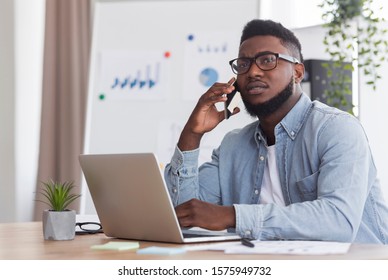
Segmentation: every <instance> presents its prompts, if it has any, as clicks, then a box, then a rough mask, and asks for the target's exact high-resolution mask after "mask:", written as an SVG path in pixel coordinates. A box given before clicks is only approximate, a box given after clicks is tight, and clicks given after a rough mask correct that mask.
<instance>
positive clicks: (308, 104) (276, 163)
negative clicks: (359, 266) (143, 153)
mask: <svg viewBox="0 0 388 280" xmlns="http://www.w3.org/2000/svg"><path fill="white" fill-rule="evenodd" d="M302 61H303V57H302V54H301V46H300V43H299V41H298V39H297V38H296V37H295V35H294V34H293V33H292V32H291V31H290V30H288V29H286V28H284V27H283V26H282V25H281V24H279V23H275V22H272V21H264V20H253V21H251V22H249V23H248V24H247V25H246V26H245V28H244V30H243V33H242V37H241V41H240V48H239V54H238V58H237V59H235V60H232V61H231V62H230V64H231V66H232V69H233V71H234V72H235V73H236V74H237V80H236V83H237V86H238V88H239V91H240V93H241V96H242V99H243V102H244V105H245V107H246V110H247V111H248V113H249V114H250V115H252V116H255V117H257V118H258V120H257V121H255V122H253V123H252V124H249V125H247V126H246V127H244V128H242V129H237V130H234V131H231V132H229V133H228V134H227V135H226V136H225V137H224V139H223V141H222V143H221V144H220V146H219V147H218V148H217V149H215V150H214V151H213V154H212V160H211V162H208V163H205V164H203V165H202V166H201V167H199V168H198V154H199V146H200V141H201V138H202V136H203V135H204V134H205V133H207V132H210V131H211V130H212V129H214V128H215V127H216V126H217V125H218V124H219V123H220V122H221V121H223V119H224V113H223V112H218V111H217V109H216V107H215V104H216V103H218V102H224V101H225V100H226V97H225V95H227V94H229V93H230V92H232V91H233V89H234V86H233V85H232V83H233V82H234V78H233V79H231V80H230V81H229V82H228V83H215V84H214V85H213V86H212V87H210V89H209V90H208V91H207V92H206V93H204V94H203V95H202V96H201V98H200V99H199V101H198V103H197V105H196V107H195V108H194V110H193V112H192V114H191V116H190V118H189V120H188V121H187V123H186V125H185V127H184V129H183V131H182V133H181V136H180V138H179V141H178V144H177V148H176V150H175V153H174V155H173V158H172V160H171V163H170V164H169V165H168V166H167V167H166V170H165V178H166V181H167V184H168V187H169V191H170V195H171V197H172V200H173V203H174V204H175V205H176V213H177V216H178V220H179V223H180V224H181V226H184V227H190V226H199V227H203V228H207V229H213V230H222V229H229V228H235V229H236V232H237V233H238V234H240V235H241V236H242V237H245V238H251V239H260V240H272V239H288V240H328V241H341V242H362V243H388V208H387V206H386V204H385V202H384V201H383V198H382V194H381V190H380V186H379V182H378V179H377V178H376V173H377V172H376V168H375V165H374V162H373V158H372V155H371V152H370V149H369V145H368V141H367V137H366V135H365V133H364V130H363V128H362V127H361V125H360V123H359V122H358V120H357V119H356V118H354V117H353V116H351V115H350V114H348V113H345V112H342V111H340V110H338V109H335V108H331V107H328V106H326V105H324V104H322V103H320V102H317V101H313V102H312V101H311V100H310V99H309V97H308V96H306V95H305V94H304V93H303V92H302V89H301V86H300V83H301V81H302V79H303V75H304V66H303V64H302ZM238 112H239V109H238V108H237V109H235V110H234V112H233V114H237V113H238Z"/></svg>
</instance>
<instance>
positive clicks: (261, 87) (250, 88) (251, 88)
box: [246, 81, 269, 94]
mask: <svg viewBox="0 0 388 280" xmlns="http://www.w3.org/2000/svg"><path fill="white" fill-rule="evenodd" d="M268 88H269V87H268V85H267V84H265V83H263V82H261V81H254V82H250V83H249V84H248V85H247V87H246V89H247V92H248V94H259V93H262V92H263V91H265V90H266V89H268Z"/></svg>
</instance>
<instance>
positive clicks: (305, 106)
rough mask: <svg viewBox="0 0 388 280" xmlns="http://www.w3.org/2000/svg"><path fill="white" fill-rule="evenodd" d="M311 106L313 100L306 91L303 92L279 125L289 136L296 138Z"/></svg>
mask: <svg viewBox="0 0 388 280" xmlns="http://www.w3.org/2000/svg"><path fill="white" fill-rule="evenodd" d="M311 108H312V102H311V100H310V98H309V97H308V96H307V95H306V94H305V93H302V94H301V96H300V98H299V100H298V102H297V103H296V104H295V106H294V107H293V108H292V109H291V110H290V111H289V112H288V114H287V115H286V116H285V117H284V118H283V119H282V120H281V121H280V123H279V124H278V125H277V126H279V125H281V126H282V127H283V128H284V130H285V131H286V132H287V134H288V136H289V137H290V138H291V139H292V140H294V139H295V138H296V136H297V135H298V133H299V131H300V129H301V128H302V126H303V124H304V122H305V119H306V118H307V116H308V115H309V112H310V110H311Z"/></svg>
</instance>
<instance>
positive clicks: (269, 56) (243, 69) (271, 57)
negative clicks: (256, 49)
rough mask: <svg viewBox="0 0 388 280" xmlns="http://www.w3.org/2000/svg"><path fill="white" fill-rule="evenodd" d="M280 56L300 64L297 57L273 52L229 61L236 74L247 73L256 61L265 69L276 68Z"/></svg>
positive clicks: (258, 65)
mask: <svg viewBox="0 0 388 280" xmlns="http://www.w3.org/2000/svg"><path fill="white" fill-rule="evenodd" d="M279 58H281V59H283V60H286V61H288V62H291V63H294V64H299V63H300V62H299V60H298V59H296V58H295V57H292V56H289V55H286V54H281V53H273V52H262V53H258V54H257V55H256V56H255V57H239V58H235V59H233V60H231V61H229V65H230V67H231V68H232V71H233V73H235V74H245V73H247V72H248V71H249V69H250V68H251V66H252V63H253V62H255V63H256V65H257V67H259V68H260V69H261V70H263V71H269V70H272V69H275V68H276V66H278V60H279Z"/></svg>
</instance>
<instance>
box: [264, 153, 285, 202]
mask: <svg viewBox="0 0 388 280" xmlns="http://www.w3.org/2000/svg"><path fill="white" fill-rule="evenodd" d="M267 148H268V154H267V161H266V163H265V168H264V177H263V183H262V186H261V193H260V203H261V204H268V203H274V204H278V205H282V206H285V205H286V204H285V202H284V197H283V193H282V189H281V185H280V179H279V172H278V168H277V166H276V149H275V145H272V146H269V147H267Z"/></svg>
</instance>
